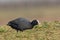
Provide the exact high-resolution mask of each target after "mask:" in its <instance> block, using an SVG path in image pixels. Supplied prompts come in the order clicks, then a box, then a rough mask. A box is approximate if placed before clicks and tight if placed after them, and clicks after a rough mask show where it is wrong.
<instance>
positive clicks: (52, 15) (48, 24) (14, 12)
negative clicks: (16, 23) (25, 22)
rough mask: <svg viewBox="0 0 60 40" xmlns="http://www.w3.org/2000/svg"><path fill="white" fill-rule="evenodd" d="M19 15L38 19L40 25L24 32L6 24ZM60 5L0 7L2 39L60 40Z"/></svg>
mask: <svg viewBox="0 0 60 40" xmlns="http://www.w3.org/2000/svg"><path fill="white" fill-rule="evenodd" d="M17 17H24V18H27V19H29V20H33V19H38V20H39V21H40V23H41V24H40V25H36V26H35V27H34V28H33V29H30V30H25V31H24V32H21V31H19V32H18V33H17V32H16V30H14V29H12V28H11V27H9V26H7V25H6V24H7V23H8V21H10V20H12V19H15V18H17ZM59 20H60V6H53V7H35V8H34V7H33V8H32V7H31V8H8V9H7V8H0V40H60V21H59Z"/></svg>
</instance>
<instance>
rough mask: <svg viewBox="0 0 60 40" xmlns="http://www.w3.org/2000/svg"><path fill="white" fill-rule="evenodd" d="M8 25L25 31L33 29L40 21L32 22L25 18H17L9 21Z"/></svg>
mask: <svg viewBox="0 0 60 40" xmlns="http://www.w3.org/2000/svg"><path fill="white" fill-rule="evenodd" d="M7 25H8V26H11V28H13V29H15V30H16V31H17V32H18V30H20V31H24V30H27V29H32V28H33V27H34V26H35V25H38V21H37V20H33V21H32V22H30V21H29V20H27V19H25V18H17V19H15V20H12V21H10V22H8V24H7Z"/></svg>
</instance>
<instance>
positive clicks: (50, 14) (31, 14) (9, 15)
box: [0, 6, 60, 24]
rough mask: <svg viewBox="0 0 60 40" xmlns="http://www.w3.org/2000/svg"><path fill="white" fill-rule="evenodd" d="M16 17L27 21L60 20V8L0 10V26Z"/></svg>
mask: <svg viewBox="0 0 60 40" xmlns="http://www.w3.org/2000/svg"><path fill="white" fill-rule="evenodd" d="M18 17H24V18H27V19H29V20H32V19H38V20H40V21H45V20H46V21H53V20H60V6H44V7H43V6H42V7H27V8H24V7H23V8H0V24H6V23H7V22H8V21H10V20H12V19H15V18H18Z"/></svg>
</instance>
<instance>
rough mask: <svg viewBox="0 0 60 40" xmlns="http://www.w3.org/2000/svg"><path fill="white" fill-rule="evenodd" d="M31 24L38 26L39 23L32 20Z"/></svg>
mask: <svg viewBox="0 0 60 40" xmlns="http://www.w3.org/2000/svg"><path fill="white" fill-rule="evenodd" d="M31 24H32V26H35V25H38V24H39V21H38V20H33V21H32V22H31Z"/></svg>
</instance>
